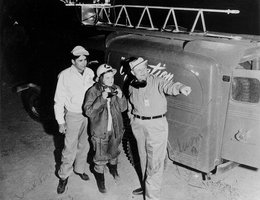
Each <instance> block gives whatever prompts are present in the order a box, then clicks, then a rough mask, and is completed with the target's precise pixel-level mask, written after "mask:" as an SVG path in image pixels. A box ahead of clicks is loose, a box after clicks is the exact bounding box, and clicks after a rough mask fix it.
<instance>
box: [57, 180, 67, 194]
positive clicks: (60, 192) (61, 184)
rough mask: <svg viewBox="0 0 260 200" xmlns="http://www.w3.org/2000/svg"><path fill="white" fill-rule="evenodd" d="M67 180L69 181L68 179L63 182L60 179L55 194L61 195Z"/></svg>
mask: <svg viewBox="0 0 260 200" xmlns="http://www.w3.org/2000/svg"><path fill="white" fill-rule="evenodd" d="M68 179H69V177H68V178H66V179H64V180H63V179H60V181H59V185H58V188H57V193H58V194H62V193H63V192H64V191H65V189H66V185H67V183H68Z"/></svg>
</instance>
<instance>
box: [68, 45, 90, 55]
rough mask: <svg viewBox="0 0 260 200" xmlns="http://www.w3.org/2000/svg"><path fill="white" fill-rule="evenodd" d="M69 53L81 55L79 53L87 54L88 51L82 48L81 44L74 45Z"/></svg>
mask: <svg viewBox="0 0 260 200" xmlns="http://www.w3.org/2000/svg"><path fill="white" fill-rule="evenodd" d="M71 53H72V54H73V55H74V56H81V55H86V56H88V55H89V53H88V51H87V50H86V49H84V48H83V47H82V46H76V47H74V49H72V51H71Z"/></svg>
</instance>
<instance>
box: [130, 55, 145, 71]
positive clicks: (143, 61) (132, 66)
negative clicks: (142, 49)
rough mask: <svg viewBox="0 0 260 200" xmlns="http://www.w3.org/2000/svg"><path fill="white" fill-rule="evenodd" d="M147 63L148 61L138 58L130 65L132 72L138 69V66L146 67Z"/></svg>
mask: <svg viewBox="0 0 260 200" xmlns="http://www.w3.org/2000/svg"><path fill="white" fill-rule="evenodd" d="M146 63H147V60H144V59H143V58H142V57H139V58H137V59H136V60H133V61H131V62H130V63H129V66H130V68H131V70H133V69H134V68H136V67H137V66H140V65H144V64H146Z"/></svg>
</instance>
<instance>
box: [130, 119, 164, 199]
mask: <svg viewBox="0 0 260 200" xmlns="http://www.w3.org/2000/svg"><path fill="white" fill-rule="evenodd" d="M131 126H132V130H133V134H134V136H135V138H136V141H137V146H138V152H139V156H140V162H141V169H142V175H143V181H144V183H145V199H146V200H159V199H160V196H161V184H162V178H163V171H164V159H165V156H166V148H167V139H168V122H167V119H166V117H163V118H158V119H152V120H141V119H137V118H135V119H134V121H133V122H132V124H131Z"/></svg>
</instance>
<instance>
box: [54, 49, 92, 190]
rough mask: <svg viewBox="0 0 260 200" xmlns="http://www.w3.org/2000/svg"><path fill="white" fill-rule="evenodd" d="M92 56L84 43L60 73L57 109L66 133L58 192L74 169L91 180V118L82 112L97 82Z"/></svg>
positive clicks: (57, 114)
mask: <svg viewBox="0 0 260 200" xmlns="http://www.w3.org/2000/svg"><path fill="white" fill-rule="evenodd" d="M88 55H89V52H88V51H87V50H86V49H84V48H83V47H82V46H76V47H74V48H73V49H72V51H71V63H72V64H71V66H70V67H69V68H67V69H65V70H63V71H62V72H61V73H60V74H59V76H58V83H57V87H56V92H55V97H54V102H55V104H54V111H55V118H56V120H57V123H58V125H59V132H60V133H62V134H64V135H65V138H64V149H63V151H62V160H61V161H62V164H61V166H60V169H59V171H58V175H59V178H60V180H59V185H58V188H57V192H58V194H62V193H63V192H64V191H65V189H66V185H67V183H68V178H69V176H70V174H71V173H72V172H73V171H74V172H75V173H76V174H77V175H79V176H80V177H81V178H82V179H83V180H85V181H87V180H89V177H88V175H87V174H86V164H87V163H86V159H87V154H88V151H89V143H88V138H87V137H88V129H87V126H88V118H86V117H85V116H83V113H82V104H83V100H84V97H85V93H86V91H87V90H88V89H89V88H90V87H91V86H92V85H93V84H94V80H93V78H94V72H93V71H92V70H91V69H90V68H88V67H87V65H88V61H87V56H88Z"/></svg>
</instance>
